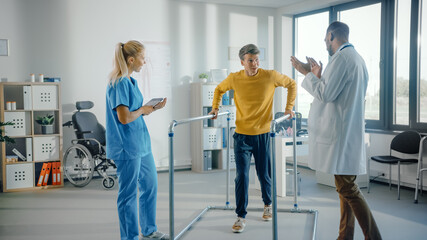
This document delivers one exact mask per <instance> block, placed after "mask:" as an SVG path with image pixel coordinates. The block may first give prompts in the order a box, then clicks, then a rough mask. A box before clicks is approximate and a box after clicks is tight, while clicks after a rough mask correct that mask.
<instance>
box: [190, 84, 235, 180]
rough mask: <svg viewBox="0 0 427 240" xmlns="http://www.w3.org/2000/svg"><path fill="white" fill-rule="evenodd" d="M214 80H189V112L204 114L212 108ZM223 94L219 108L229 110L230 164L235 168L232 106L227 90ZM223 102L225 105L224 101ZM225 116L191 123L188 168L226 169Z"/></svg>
mask: <svg viewBox="0 0 427 240" xmlns="http://www.w3.org/2000/svg"><path fill="white" fill-rule="evenodd" d="M216 86H217V84H216V83H192V84H191V95H192V99H191V116H192V117H197V116H202V115H207V114H208V113H209V112H210V111H211V110H212V100H213V95H214V92H215V87H216ZM226 94H227V96H228V97H227V96H223V101H222V103H224V105H221V106H220V112H223V111H227V110H228V111H230V112H231V114H230V142H231V143H230V168H231V169H233V168H235V162H234V150H233V138H232V136H233V132H234V129H235V127H236V124H235V116H236V107H235V106H234V105H228V104H229V103H232V102H233V101H232V98H233V94H232V92H231V93H230V91H229V92H228V93H226ZM225 104H227V105H225ZM226 128H227V118H226V117H221V118H220V119H217V120H204V121H203V122H202V121H196V122H194V123H192V124H191V158H192V164H191V165H192V167H191V169H192V170H193V171H195V172H208V171H218V170H224V169H226V159H227V158H226V156H227V131H226Z"/></svg>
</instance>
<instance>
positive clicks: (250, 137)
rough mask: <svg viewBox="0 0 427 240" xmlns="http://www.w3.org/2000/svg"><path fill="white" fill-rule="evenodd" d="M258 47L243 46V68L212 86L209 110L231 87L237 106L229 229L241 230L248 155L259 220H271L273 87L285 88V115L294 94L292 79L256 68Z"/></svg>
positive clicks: (290, 112)
mask: <svg viewBox="0 0 427 240" xmlns="http://www.w3.org/2000/svg"><path fill="white" fill-rule="evenodd" d="M259 53H260V51H259V49H258V48H257V46H255V45H254V44H248V45H246V46H243V47H242V48H241V49H240V51H239V57H240V61H241V64H242V66H243V67H244V70H241V71H239V72H235V73H231V74H230V75H228V77H227V78H226V79H225V80H224V81H222V82H221V83H220V84H219V85H218V86H217V87H216V89H215V93H214V98H213V101H212V111H211V112H210V113H209V114H215V117H214V118H213V119H216V117H217V115H218V107H219V103H220V101H221V97H222V95H223V94H224V93H225V92H227V91H228V90H231V89H233V90H234V102H235V104H236V108H237V114H236V131H235V133H234V135H233V138H234V154H235V159H236V179H235V180H234V181H235V185H236V189H235V195H236V214H237V220H236V222H235V223H234V225H233V227H232V231H233V232H236V233H239V232H243V230H244V228H245V225H246V222H245V217H246V214H247V212H246V207H247V205H248V187H249V168H250V163H251V156H252V155H253V156H254V158H255V168H256V172H257V175H258V179H259V182H260V184H261V192H262V200H263V202H264V213H263V215H262V219H263V220H265V221H269V220H271V217H272V211H271V180H270V172H271V169H270V168H271V163H270V137H269V134H268V133H269V131H270V123H271V120H272V119H273V113H272V108H273V97H274V91H275V89H276V87H285V88H287V89H288V96H287V103H286V109H285V110H286V111H285V114H291V115H293V113H292V108H293V106H294V103H295V97H296V93H297V84H296V82H295V81H294V80H293V79H291V78H289V77H288V76H286V75H284V74H280V73H279V72H277V71H275V70H264V69H262V68H259Z"/></svg>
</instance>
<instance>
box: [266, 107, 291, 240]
mask: <svg viewBox="0 0 427 240" xmlns="http://www.w3.org/2000/svg"><path fill="white" fill-rule="evenodd" d="M289 117H290V114H286V115H285V116H282V117H280V118H278V119H274V120H272V121H271V125H270V143H271V146H270V147H271V153H270V156H271V181H272V182H271V194H272V195H271V208H272V211H273V214H272V224H273V228H272V231H273V232H272V235H273V239H274V240H277V239H278V232H277V192H276V154H275V153H276V140H275V137H276V125H277V124H278V123H280V122H283V121H285V120H286V119H288V118H289Z"/></svg>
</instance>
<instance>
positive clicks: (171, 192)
mask: <svg viewBox="0 0 427 240" xmlns="http://www.w3.org/2000/svg"><path fill="white" fill-rule="evenodd" d="M225 115H227V116H228V119H227V120H228V123H227V126H228V127H229V125H230V123H229V118H230V112H222V113H218V117H221V116H225ZM214 116H215V115H213V114H212V115H206V116H200V117H195V118H187V119H183V120H179V121H176V120H173V121H172V122H171V123H170V124H169V133H168V135H169V236H170V239H173V240H175V239H179V238H180V237H181V236H182V234H183V233H184V232H185V231H187V230H188V229H189V228H190V227H191V225H192V224H194V223H195V222H196V221H197V220H198V219H199V218H200V216H201V215H203V214H205V213H206V211H208V210H209V208H206V209H205V210H204V211H202V213H200V214H199V216H198V217H197V218H196V219H194V220H193V221H192V222H191V223H190V224H189V225H188V226H187V227H186V228H184V230H183V231H181V232H180V233H179V234H178V236H177V237H175V209H174V201H175V199H174V165H175V164H174V161H173V136H174V129H175V127H176V126H178V125H181V124H186V123H190V122H194V121H200V120H204V119H210V118H212V117H214ZM227 132H228V133H229V132H230V128H228V131H227ZM228 135H229V134H228ZM228 145H230V144H228ZM229 151H230V149H229V147H227V153H229ZM229 158H230V155H227V171H228V173H229V171H230V168H229V162H230V159H229ZM227 180H228V181H229V179H227ZM226 201H227V202H228V196H227V200H226Z"/></svg>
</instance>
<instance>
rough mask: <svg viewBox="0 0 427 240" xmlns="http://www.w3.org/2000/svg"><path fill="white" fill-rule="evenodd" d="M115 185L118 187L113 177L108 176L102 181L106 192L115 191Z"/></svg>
mask: <svg viewBox="0 0 427 240" xmlns="http://www.w3.org/2000/svg"><path fill="white" fill-rule="evenodd" d="M114 185H116V180H115V179H114V178H113V177H110V176H108V177H106V178H104V180H102V186H103V187H104V189H105V190H111V189H113V188H114Z"/></svg>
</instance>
